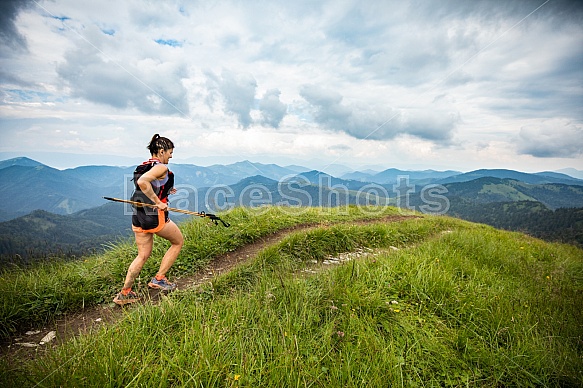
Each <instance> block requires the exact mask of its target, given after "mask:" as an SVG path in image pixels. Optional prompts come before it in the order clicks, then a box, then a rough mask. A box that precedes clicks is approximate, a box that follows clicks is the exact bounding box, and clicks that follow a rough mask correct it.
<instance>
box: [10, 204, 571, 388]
mask: <svg viewBox="0 0 583 388" xmlns="http://www.w3.org/2000/svg"><path fill="white" fill-rule="evenodd" d="M294 210H295V213H292V209H282V208H269V209H261V211H260V212H258V213H254V212H253V211H252V210H251V209H235V210H233V211H231V212H229V213H228V214H224V215H222V216H223V217H224V218H225V219H228V220H229V222H231V224H232V227H231V228H221V227H214V225H212V224H209V223H205V222H204V221H203V220H199V219H196V220H193V221H192V222H189V223H186V224H184V225H183V226H182V230H183V232H184V234H185V237H186V244H185V246H184V248H183V251H182V253H181V255H180V256H179V258H178V260H177V262H176V264H175V265H174V267H173V269H172V271H171V273H170V277H175V276H180V275H185V274H190V273H193V272H194V271H196V270H198V269H200V268H202V267H203V266H204V265H205V264H206V263H208V262H209V261H210V260H213V258H215V257H217V256H219V255H222V254H225V253H227V252H230V251H232V250H234V249H235V248H236V247H238V246H243V245H245V244H249V243H251V242H253V241H257V240H258V239H260V238H261V237H262V236H267V235H270V234H272V233H274V232H275V231H276V230H281V229H283V228H289V227H292V226H293V225H298V224H306V223H310V224H314V225H315V226H317V227H316V228H314V229H311V230H308V231H303V232H297V233H292V234H289V235H288V236H287V237H286V238H284V239H283V240H282V241H280V242H279V243H277V244H276V245H273V246H269V247H266V248H265V249H263V250H262V251H260V252H259V253H258V254H257V255H256V256H254V257H251V258H249V261H248V262H246V263H243V264H241V265H240V266H239V267H237V268H236V269H235V270H233V271H231V272H229V273H227V274H225V275H222V276H220V277H219V278H217V279H215V280H213V282H212V283H208V284H207V285H205V286H203V287H202V288H200V289H185V290H180V291H176V292H174V293H172V294H170V295H169V297H168V298H166V299H164V300H163V301H162V302H161V303H160V304H159V305H151V304H144V305H140V306H136V307H132V308H129V309H127V310H126V313H125V314H124V315H123V318H122V319H121V320H120V321H118V322H116V323H113V324H111V325H106V326H104V327H103V328H102V329H101V330H99V331H96V332H93V333H91V335H88V336H84V337H80V338H77V339H75V340H74V341H70V342H68V343H66V344H65V345H63V346H59V347H57V348H55V349H53V350H51V351H49V352H48V354H47V355H45V356H44V357H41V358H39V359H37V360H34V361H28V362H21V363H18V364H10V363H5V362H4V361H0V378H1V379H2V381H4V382H6V383H7V384H8V385H9V386H15V387H16V386H18V387H27V386H47V387H48V386H51V387H52V386H88V387H91V386H95V387H119V386H205V387H215V386H216V387H224V386H249V387H257V386H261V387H283V386H326V387H363V386H367V387H380V386H472V387H476V386H478V387H482V386H483V387H492V386H525V387H526V386H549V387H550V386H553V387H555V386H564V387H575V386H581V384H583V358H582V356H583V348H582V346H581V344H582V343H583V332H582V331H581V322H583V309H581V306H583V292H582V291H583V251H582V250H581V249H578V248H576V247H573V246H569V245H561V244H551V243H545V242H542V241H540V240H536V239H534V238H530V237H527V236H525V235H523V234H520V233H512V232H504V231H500V230H496V229H494V228H492V227H489V226H485V225H481V224H473V223H470V222H466V221H461V220H457V219H453V218H449V217H434V216H424V215H418V216H419V217H416V218H405V219H400V220H394V219H392V221H390V220H387V221H382V220H383V219H384V218H385V217H387V216H399V215H401V212H400V211H398V210H397V209H394V208H382V209H381V208H367V209H363V208H357V207H354V206H352V207H350V208H349V210H348V211H346V208H344V207H342V208H333V209H329V208H320V209H314V208H311V209H308V208H301V209H300V208H298V209H294ZM365 210H366V211H365ZM363 218H367V219H369V220H373V219H376V220H377V221H376V222H374V223H366V224H364V223H362V219H363ZM356 250H360V251H361V252H368V253H367V254H366V255H362V256H361V257H360V258H358V259H353V260H350V261H345V262H343V263H342V264H339V265H336V266H330V265H324V264H323V263H324V260H326V259H327V258H329V257H331V256H335V257H338V256H339V254H341V253H342V252H354V251H356ZM163 251H164V244H163V243H162V242H161V241H157V243H156V248H155V251H154V253H153V257H152V258H151V259H150V261H149V262H147V263H146V266H145V268H144V269H143V277H142V279H141V282H142V283H141V286H142V287H143V286H144V283H143V282H146V281H147V279H148V276H149V275H150V274H152V273H153V272H155V270H156V268H157V266H158V263H159V260H160V257H161V255H162V254H163ZM134 255H135V248H134V246H133V243H132V242H130V241H129V242H127V243H120V244H118V245H117V246H116V247H114V248H112V249H111V250H110V251H108V252H106V253H104V254H100V255H95V256H92V257H87V258H86V260H84V261H80V262H74V263H54V264H47V263H45V264H43V265H40V266H39V267H38V268H34V269H29V270H27V271H18V270H13V271H9V272H5V273H3V274H2V278H1V279H0V280H1V281H0V298H2V303H0V308H1V312H0V317H1V318H0V333H3V335H5V336H6V335H9V333H11V332H14V331H15V330H17V329H24V327H25V326H26V325H25V323H26V322H34V323H36V324H39V323H44V324H45V325H46V323H47V322H51V321H52V320H53V319H54V318H55V317H56V316H58V315H59V314H63V313H71V314H73V313H75V312H79V311H80V310H81V309H82V308H83V306H85V307H87V306H91V305H95V304H102V307H103V308H110V307H109V303H110V300H111V298H112V297H113V295H114V294H115V292H116V291H117V289H118V288H119V286H120V285H121V283H122V280H123V277H124V275H125V270H126V268H127V265H128V264H129V262H130V261H131V260H132V259H133V256H134ZM138 291H140V289H139V288H138Z"/></svg>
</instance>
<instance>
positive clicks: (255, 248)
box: [0, 215, 417, 363]
mask: <svg viewBox="0 0 583 388" xmlns="http://www.w3.org/2000/svg"><path fill="white" fill-rule="evenodd" d="M408 218H417V217H416V216H402V215H394V216H387V217H384V218H381V219H375V220H357V221H352V222H350V223H349V224H353V225H366V224H374V223H387V222H397V221H401V220H403V219H408ZM332 225H337V224H325V225H318V224H315V225H298V226H295V227H291V228H287V229H282V230H280V231H277V232H275V233H273V234H271V235H268V236H264V237H262V238H260V239H258V240H256V241H254V242H253V243H251V244H248V245H245V246H242V247H240V248H238V249H236V250H235V251H233V252H229V253H225V254H223V255H220V256H218V257H217V258H215V259H213V261H212V262H211V263H209V264H208V265H207V266H206V267H205V268H203V269H201V270H199V271H198V272H196V273H195V274H193V275H190V276H184V277H181V278H176V279H173V281H174V282H176V284H177V285H178V289H181V290H184V289H188V288H193V287H197V286H199V285H201V284H203V283H206V282H208V281H211V280H212V279H213V278H215V277H217V276H219V275H221V274H224V273H226V272H228V271H230V270H231V269H232V268H234V267H235V266H237V265H238V264H241V263H244V262H246V261H248V260H249V259H252V258H253V257H254V256H256V255H257V253H259V251H261V250H262V249H264V248H266V247H268V246H270V245H274V244H277V243H278V242H280V241H281V240H283V239H284V238H285V237H286V236H288V235H290V234H292V233H295V232H300V231H308V230H312V229H316V228H320V227H327V226H332ZM162 297H163V296H162V294H161V293H160V292H159V291H156V290H149V295H146V296H145V298H146V299H147V300H146V301H145V303H153V304H155V303H158V302H159V301H160V299H161V298H162ZM112 298H113V296H112ZM128 308H132V306H131V305H127V306H124V307H119V306H117V305H114V304H113V303H104V304H101V305H97V306H92V307H88V308H86V309H83V310H82V311H79V312H77V313H70V314H68V315H67V316H65V317H64V318H62V319H59V320H57V321H56V322H54V323H52V324H51V325H47V326H45V327H42V328H37V329H35V330H30V331H28V332H26V333H20V334H19V335H17V336H15V337H13V338H10V339H7V340H5V341H2V343H1V344H0V346H1V348H0V358H3V359H5V360H7V361H8V362H9V363H12V362H15V363H18V362H21V361H25V360H31V359H35V358H37V357H40V356H42V355H43V354H45V353H46V352H47V350H48V349H50V348H53V347H56V346H59V345H60V344H62V343H64V342H66V341H68V340H69V339H71V338H72V337H74V336H78V335H82V334H88V333H90V332H91V331H92V330H96V329H98V328H99V327H100V326H101V325H104V324H110V323H115V322H116V321H117V320H119V319H120V318H121V317H122V316H123V313H124V311H125V310H126V309H128ZM51 333H52V334H54V339H52V340H50V341H47V343H45V344H41V341H42V340H43V339H45V338H46V336H47V335H49V336H51V335H52V334H51Z"/></svg>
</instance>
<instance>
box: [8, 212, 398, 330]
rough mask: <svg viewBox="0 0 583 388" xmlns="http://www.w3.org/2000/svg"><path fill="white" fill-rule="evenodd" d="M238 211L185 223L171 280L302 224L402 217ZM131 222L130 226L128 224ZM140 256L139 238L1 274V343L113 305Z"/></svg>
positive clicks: (163, 245) (150, 270) (156, 254)
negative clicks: (217, 221) (217, 219)
mask: <svg viewBox="0 0 583 388" xmlns="http://www.w3.org/2000/svg"><path fill="white" fill-rule="evenodd" d="M366 210H367V209H366V208H363V207H360V208H356V207H339V208H332V209H330V208H297V209H293V208H276V207H273V208H260V209H256V210H253V209H244V208H237V209H235V210H233V211H231V212H229V213H228V214H225V215H223V218H224V219H226V220H228V221H229V222H230V223H231V225H232V226H231V227H230V228H224V227H222V226H215V225H214V224H212V223H211V222H209V221H208V220H203V219H200V218H193V219H192V220H191V221H189V222H185V223H183V224H181V226H180V227H181V230H182V232H183V235H184V237H185V243H184V246H183V249H182V251H181V253H180V255H179V257H178V259H177V261H176V263H175V264H174V266H173V267H172V268H171V270H170V271H169V273H168V276H169V277H173V276H182V275H189V274H192V273H194V272H196V271H197V270H198V269H201V268H202V267H204V266H205V265H206V264H208V263H209V262H210V261H211V260H212V259H213V258H214V257H217V256H218V255H221V254H224V253H226V252H230V251H233V250H235V249H236V248H238V247H241V246H243V245H245V244H249V243H251V242H253V241H255V240H257V239H258V238H260V237H262V236H266V235H269V234H271V233H274V232H276V231H278V230H281V229H285V228H288V227H292V226H294V225H299V224H326V223H333V222H342V221H350V220H356V219H363V218H375V217H377V218H378V217H383V216H388V215H393V214H396V215H398V214H399V212H398V211H397V210H396V209H394V208H385V209H378V208H370V209H369V211H368V212H367V211H366ZM128 222H129V221H128ZM167 248H168V243H167V242H166V241H165V240H163V239H158V238H157V239H156V243H155V244H154V251H153V252H152V256H151V258H150V259H149V260H148V261H147V262H146V264H145V265H144V268H143V270H142V272H141V278H140V279H138V284H136V288H138V289H139V288H140V286H141V287H143V286H144V285H145V284H146V283H147V282H148V281H149V280H150V278H151V277H152V276H153V275H154V274H155V273H156V271H157V269H158V267H159V265H160V260H161V258H162V256H163V255H164V252H165V251H166V249H167ZM136 254H137V249H136V246H135V243H134V241H133V239H130V240H125V241H120V242H118V243H117V244H115V245H113V246H112V247H111V249H109V250H108V251H107V252H105V253H104V254H100V255H96V256H92V257H86V258H83V259H82V260H79V261H75V262H62V261H59V260H55V261H54V262H49V261H47V262H43V263H39V264H37V265H35V266H34V267H31V268H28V267H26V268H13V269H10V270H3V271H2V272H1V273H0V338H6V337H8V336H10V335H11V334H14V333H16V332H17V330H22V329H23V328H27V327H35V326H39V325H44V324H48V323H51V322H53V321H54V320H55V319H57V318H59V317H61V316H63V314H67V313H71V312H77V311H78V310H79V309H82V308H84V307H89V306H93V305H96V304H101V303H111V300H112V299H113V296H115V294H116V292H119V289H120V288H121V286H122V284H123V279H124V278H125V275H126V272H127V268H128V266H129V264H130V263H131V262H132V260H133V259H134V258H135V256H136Z"/></svg>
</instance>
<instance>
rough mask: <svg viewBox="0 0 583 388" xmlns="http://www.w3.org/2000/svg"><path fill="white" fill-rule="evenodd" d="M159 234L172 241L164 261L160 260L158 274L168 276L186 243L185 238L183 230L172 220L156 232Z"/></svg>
mask: <svg viewBox="0 0 583 388" xmlns="http://www.w3.org/2000/svg"><path fill="white" fill-rule="evenodd" d="M156 234H157V235H158V236H160V237H162V238H165V239H166V240H168V241H170V244H171V245H170V248H168V250H167V251H166V253H165V254H164V257H163V258H162V261H161V262H160V269H159V270H158V273H157V274H156V275H158V276H166V272H168V270H169V269H170V267H172V264H174V262H175V261H176V258H177V257H178V254H179V253H180V250H181V249H182V245H183V244H184V238H183V237H182V232H180V229H179V228H178V226H177V225H176V224H175V223H174V222H173V221H172V220H170V221H169V222H168V223H167V224H166V225H165V226H164V228H162V230H161V231H159V232H158V233H156Z"/></svg>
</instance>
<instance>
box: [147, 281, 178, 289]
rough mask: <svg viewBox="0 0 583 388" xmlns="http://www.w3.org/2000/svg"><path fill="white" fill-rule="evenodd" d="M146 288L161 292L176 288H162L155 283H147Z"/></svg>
mask: <svg viewBox="0 0 583 388" xmlns="http://www.w3.org/2000/svg"><path fill="white" fill-rule="evenodd" d="M148 287H150V288H153V289H156V290H162V291H174V290H175V289H176V287H162V286H160V285H158V284H156V283H148Z"/></svg>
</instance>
